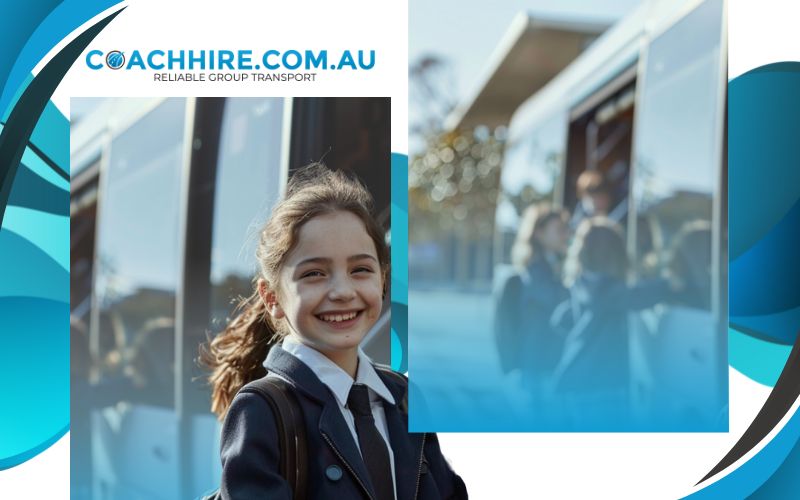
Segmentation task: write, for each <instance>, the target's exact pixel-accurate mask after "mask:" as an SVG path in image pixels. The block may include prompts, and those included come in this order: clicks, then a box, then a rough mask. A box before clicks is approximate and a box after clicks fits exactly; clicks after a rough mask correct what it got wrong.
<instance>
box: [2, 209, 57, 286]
mask: <svg viewBox="0 0 800 500" xmlns="http://www.w3.org/2000/svg"><path fill="white" fill-rule="evenodd" d="M6 229H8V230H10V231H13V232H15V233H16V234H18V235H20V236H22V237H23V238H25V239H26V240H28V241H30V242H31V243H33V244H34V245H36V246H37V247H39V248H41V249H42V250H44V251H45V252H46V253H47V254H48V255H49V256H50V257H52V258H53V260H55V261H56V262H57V263H58V265H59V266H61V267H62V268H63V269H64V270H66V271H69V217H65V216H61V215H53V214H48V213H45V212H39V211H37V210H32V209H30V208H22V207H14V206H9V207H7V208H6V216H5V220H4V221H3V230H6Z"/></svg>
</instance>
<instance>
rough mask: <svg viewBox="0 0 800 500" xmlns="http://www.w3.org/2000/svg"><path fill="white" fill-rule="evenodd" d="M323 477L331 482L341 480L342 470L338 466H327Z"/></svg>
mask: <svg viewBox="0 0 800 500" xmlns="http://www.w3.org/2000/svg"><path fill="white" fill-rule="evenodd" d="M325 476H327V477H328V479H330V480H331V481H338V480H340V479H341V478H342V468H341V467H339V466H338V465H329V466H328V468H327V469H325Z"/></svg>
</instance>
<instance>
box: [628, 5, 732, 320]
mask: <svg viewBox="0 0 800 500" xmlns="http://www.w3.org/2000/svg"><path fill="white" fill-rule="evenodd" d="M719 42H720V22H719V3H718V2H716V1H710V2H706V3H705V4H704V5H701V6H700V7H699V8H698V9H697V10H696V11H695V12H694V13H692V14H691V15H689V16H687V17H686V18H685V19H684V20H682V21H680V22H679V23H678V24H676V25H675V26H674V27H673V28H671V29H670V30H669V31H668V32H666V33H665V34H664V35H662V36H661V37H659V38H658V39H656V40H654V41H653V43H652V45H651V46H650V50H649V53H648V60H647V69H646V78H647V80H646V86H645V90H644V95H643V98H642V108H641V113H640V115H639V116H638V119H639V120H640V123H639V130H640V133H639V134H638V137H637V156H638V159H637V164H636V168H637V171H636V180H635V183H634V188H633V189H634V199H635V203H636V207H637V210H638V214H639V218H638V220H637V222H638V224H637V231H638V234H640V235H641V238H639V239H641V240H642V241H643V242H644V240H648V241H649V242H650V243H649V246H650V251H648V250H647V247H648V245H645V244H644V243H642V245H639V246H640V248H639V255H638V256H637V258H638V260H639V263H640V266H641V268H642V269H640V271H641V272H642V273H647V272H648V270H647V267H648V266H649V267H657V268H659V269H661V270H667V271H670V272H671V274H672V275H673V276H674V277H675V278H677V279H678V280H680V281H681V282H682V284H683V285H684V286H685V296H684V297H683V300H681V302H683V305H687V306H690V307H694V308H701V309H710V298H711V262H712V256H711V246H712V245H711V238H712V235H711V221H712V209H713V198H714V194H715V190H716V185H717V182H718V177H719V165H717V164H716V163H715V162H716V161H718V160H717V159H718V158H719V156H718V154H719V151H718V149H719V147H720V145H719V144H718V141H717V140H716V134H717V132H718V129H717V127H718V121H719V118H718V115H719V105H720V103H719V101H718V99H717V94H718V86H719V78H718V74H719V67H720V60H719V58H720V47H719ZM651 271H652V269H651Z"/></svg>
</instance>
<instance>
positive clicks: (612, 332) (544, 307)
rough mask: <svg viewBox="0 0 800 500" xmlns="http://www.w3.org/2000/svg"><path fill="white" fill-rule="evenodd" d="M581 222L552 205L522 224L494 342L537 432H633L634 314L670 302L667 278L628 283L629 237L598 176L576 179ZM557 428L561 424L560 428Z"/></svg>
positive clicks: (535, 210)
mask: <svg viewBox="0 0 800 500" xmlns="http://www.w3.org/2000/svg"><path fill="white" fill-rule="evenodd" d="M578 187H579V190H578V191H579V195H580V196H581V201H580V202H579V205H578V208H576V212H575V214H573V216H572V217H570V215H569V213H568V212H567V211H566V210H564V209H561V208H555V207H553V206H550V205H548V204H538V205H534V206H530V207H528V208H527V209H526V210H525V211H524V213H523V216H522V220H521V223H520V227H519V230H518V233H517V237H516V240H515V243H514V245H513V247H512V251H511V260H512V263H513V264H514V268H515V273H514V274H512V275H511V276H510V277H509V278H507V280H506V281H505V283H504V284H503V287H502V288H501V289H500V291H499V297H498V299H499V300H498V302H497V310H496V312H495V334H496V338H497V342H498V348H499V352H500V358H501V364H502V365H503V369H504V371H506V372H511V371H513V370H518V371H519V373H520V374H521V376H522V377H521V380H522V384H523V388H524V390H525V391H526V392H527V394H528V396H529V397H530V400H531V402H532V405H533V406H534V408H533V411H534V414H535V415H537V416H539V417H541V422H539V423H540V425H541V426H547V425H549V424H553V425H555V426H556V427H559V428H565V427H566V428H570V426H571V427H573V428H577V429H583V430H592V429H595V428H596V429H598V430H599V429H605V428H608V427H609V426H612V427H613V426H622V427H624V426H625V425H627V424H628V423H629V422H628V419H629V417H630V413H629V410H630V405H629V385H630V376H629V366H630V360H629V358H630V354H629V351H630V349H629V338H628V331H629V328H628V313H629V312H630V311H636V310H642V309H646V308H649V307H652V306H654V305H656V304H657V303H659V302H661V301H664V300H667V299H669V298H670V297H671V296H673V295H674V294H675V293H676V292H677V288H678V287H679V286H678V285H677V284H676V282H675V280H669V279H666V278H663V277H658V276H656V277H651V278H647V279H641V280H639V281H637V282H636V283H635V284H631V283H630V282H629V280H628V278H629V274H630V272H629V271H630V269H629V268H630V264H629V262H628V259H627V251H626V243H625V238H624V233H623V228H622V227H621V225H620V223H619V222H617V221H616V220H615V218H616V217H615V216H614V215H613V214H612V213H610V212H612V211H611V210H610V209H611V204H610V203H609V202H610V194H609V192H608V190H607V188H605V187H604V186H603V184H602V179H601V178H600V177H599V176H598V174H596V173H594V172H592V173H591V175H587V176H582V178H579V185H578ZM554 421H555V422H554Z"/></svg>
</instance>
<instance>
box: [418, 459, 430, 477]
mask: <svg viewBox="0 0 800 500" xmlns="http://www.w3.org/2000/svg"><path fill="white" fill-rule="evenodd" d="M419 472H420V474H427V473H428V461H427V460H423V461H422V466H421V467H420V468H419Z"/></svg>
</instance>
